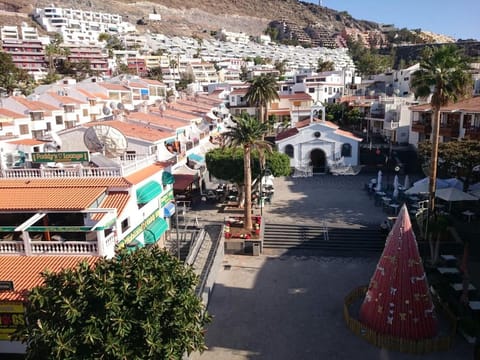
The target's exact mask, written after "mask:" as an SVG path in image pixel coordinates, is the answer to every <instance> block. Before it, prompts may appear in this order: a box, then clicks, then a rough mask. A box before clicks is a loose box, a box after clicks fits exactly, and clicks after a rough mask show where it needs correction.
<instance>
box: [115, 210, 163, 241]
mask: <svg viewBox="0 0 480 360" xmlns="http://www.w3.org/2000/svg"><path fill="white" fill-rule="evenodd" d="M159 217H160V210H158V209H157V210H155V212H154V213H153V214H151V215H150V216H149V217H147V218H146V219H145V221H144V222H142V223H141V224H140V225H138V226H137V227H136V228H135V229H133V230H132V231H131V232H130V233H129V234H128V235H126V236H125V237H124V238H123V239H122V241H121V242H119V243H118V245H117V248H118V249H122V248H124V247H125V245H127V244H129V243H131V242H132V241H133V240H135V239H136V238H137V236H139V235H140V234H141V233H143V232H144V231H145V229H146V228H147V227H148V226H149V225H150V224H151V223H153V222H154V221H155V220H157V218H159Z"/></svg>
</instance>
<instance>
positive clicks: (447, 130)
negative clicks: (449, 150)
mask: <svg viewBox="0 0 480 360" xmlns="http://www.w3.org/2000/svg"><path fill="white" fill-rule="evenodd" d="M439 133H440V136H448V137H458V135H459V134H460V130H459V129H458V127H453V126H441V127H440V130H439Z"/></svg>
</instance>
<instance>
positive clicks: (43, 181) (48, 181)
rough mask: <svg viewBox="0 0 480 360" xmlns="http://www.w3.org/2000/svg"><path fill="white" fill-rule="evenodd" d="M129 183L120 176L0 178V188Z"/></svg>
mask: <svg viewBox="0 0 480 360" xmlns="http://www.w3.org/2000/svg"><path fill="white" fill-rule="evenodd" d="M130 186H131V184H130V183H129V182H128V181H127V180H126V179H124V178H121V177H104V178H102V177H91V178H89V177H83V178H80V177H79V178H31V179H25V178H22V179H0V189H3V188H27V187H31V188H50V187H62V188H72V187H85V188H87V187H116V188H119V187H124V188H128V187H130Z"/></svg>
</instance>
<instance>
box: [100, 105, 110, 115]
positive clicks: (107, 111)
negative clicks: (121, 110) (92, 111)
mask: <svg viewBox="0 0 480 360" xmlns="http://www.w3.org/2000/svg"><path fill="white" fill-rule="evenodd" d="M102 112H103V115H110V114H111V113H112V110H111V109H110V108H109V107H108V106H104V107H103V109H102Z"/></svg>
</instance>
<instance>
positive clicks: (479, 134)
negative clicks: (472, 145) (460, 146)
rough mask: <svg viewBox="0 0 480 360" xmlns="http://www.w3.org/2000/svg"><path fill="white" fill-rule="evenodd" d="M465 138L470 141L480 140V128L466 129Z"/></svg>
mask: <svg viewBox="0 0 480 360" xmlns="http://www.w3.org/2000/svg"><path fill="white" fill-rule="evenodd" d="M465 138H467V139H469V140H480V128H476V127H471V128H469V129H465Z"/></svg>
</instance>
